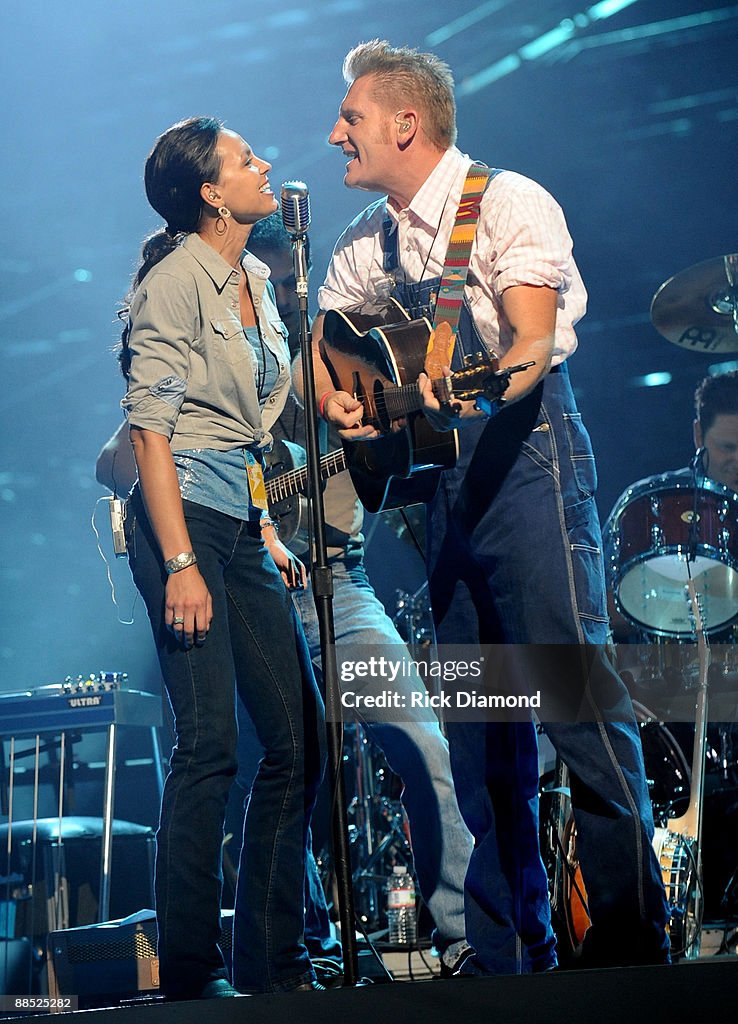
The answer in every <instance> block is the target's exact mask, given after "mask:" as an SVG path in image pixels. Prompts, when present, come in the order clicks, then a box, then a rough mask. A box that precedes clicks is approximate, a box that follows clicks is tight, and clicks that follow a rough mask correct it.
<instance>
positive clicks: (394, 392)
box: [378, 377, 453, 420]
mask: <svg viewBox="0 0 738 1024" xmlns="http://www.w3.org/2000/svg"><path fill="white" fill-rule="evenodd" d="M431 387H432V388H433V394H434V395H435V396H436V398H437V399H438V400H439V402H442V403H443V402H450V401H451V399H452V398H453V385H452V384H451V383H450V382H449V381H448V380H447V379H446V378H445V377H439V378H438V379H437V380H433V381H432V382H431ZM378 400H379V399H378ZM381 400H383V401H384V406H385V409H386V410H387V416H388V417H389V418H390V419H391V420H397V419H399V418H400V417H401V416H407V414H408V413H410V412H418V411H419V410H420V409H422V408H423V396H422V395H421V393H420V387H419V386H418V382H417V381H415V382H413V383H412V384H402V385H400V386H395V387H385V388H384V390H383V391H382V399H381Z"/></svg>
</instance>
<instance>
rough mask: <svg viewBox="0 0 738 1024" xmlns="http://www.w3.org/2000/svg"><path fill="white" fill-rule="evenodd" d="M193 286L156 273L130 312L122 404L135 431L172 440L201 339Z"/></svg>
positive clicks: (142, 288) (145, 283) (135, 300)
mask: <svg viewBox="0 0 738 1024" xmlns="http://www.w3.org/2000/svg"><path fill="white" fill-rule="evenodd" d="M193 292H194V289H193V288H192V285H191V284H190V283H189V282H186V281H182V280H180V279H179V278H177V277H173V276H170V275H169V274H166V273H162V272H160V273H154V274H153V275H151V277H150V278H149V279H148V280H145V281H144V283H143V284H142V285H141V287H140V288H139V290H138V292H137V293H136V296H135V298H134V301H133V303H132V304H131V312H130V318H131V319H130V333H129V338H128V346H129V350H130V355H131V372H130V377H129V382H128V391H127V393H126V396H125V398H124V399H123V401H122V402H121V405H122V407H123V408H124V409H125V411H126V412H127V414H128V422H129V425H130V426H134V427H142V428H145V429H146V430H152V431H154V432H155V433H157V434H163V435H164V436H165V437H167V438H171V436H172V433H173V432H174V427H175V424H176V422H177V417H178V416H179V411H180V409H181V407H182V403H183V401H184V398H185V393H186V390H187V381H188V379H189V372H190V354H191V350H192V345H193V342H194V341H195V340H196V338H197V337H198V335H199V328H198V323H197V313H196V309H195V306H194V304H193V298H192V296H193Z"/></svg>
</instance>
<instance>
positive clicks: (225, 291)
mask: <svg viewBox="0 0 738 1024" xmlns="http://www.w3.org/2000/svg"><path fill="white" fill-rule="evenodd" d="M242 266H243V269H244V271H245V272H246V275H247V278H248V282H249V287H250V289H251V294H252V297H253V301H254V309H255V311H256V315H257V317H258V321H259V327H260V329H261V336H262V338H263V340H264V343H265V345H266V346H267V347H268V349H269V351H270V352H271V353H272V354H273V356H274V357H275V360H276V364H277V367H278V373H277V379H276V384H275V387H274V390H273V391H272V393H271V394H270V396H269V397H268V398H267V399H266V401H265V402H264V405H263V409H260V406H259V397H258V395H257V392H256V371H257V364H256V357H255V355H254V350H253V348H252V346H251V345H250V343H249V341H248V339H247V338H246V334H245V332H244V329H243V326H242V324H241V319H240V302H239V296H238V283H239V276H240V275H239V271H238V270H236V269H235V268H234V267H232V266H230V264H228V263H227V262H226V261H225V260H224V259H223V258H222V256H220V255H219V254H218V253H217V252H215V250H214V249H213V248H212V247H211V246H209V245H208V244H207V243H206V242H204V241H203V240H202V239H201V238H200V237H199V235H196V234H191V235H187V237H186V238H185V240H184V242H183V243H182V244H181V245H180V246H178V247H177V248H176V249H175V250H174V251H173V252H171V253H169V255H167V256H165V258H164V259H163V260H162V261H161V262H160V263H157V264H156V266H155V267H153V269H152V270H151V271H150V272H149V273H148V274H147V275H146V277H145V278H144V280H143V281H142V282H141V284H140V285H139V287H138V289H137V291H136V294H135V296H134V298H133V302H132V303H131V309H130V334H129V339H128V344H129V348H130V354H131V373H130V379H129V384H128V392H127V394H126V396H125V398H124V399H123V401H122V402H121V405H122V406H123V408H124V409H125V410H126V412H127V413H128V422H129V424H130V425H131V426H136V427H141V428H144V429H146V430H151V431H154V432H155V433H158V434H163V435H164V436H165V437H168V438H169V442H170V446H171V448H172V451H173V452H177V451H182V450H183V449H203V448H208V449H216V450H218V451H228V450H230V449H232V448H240V447H245V446H252V445H256V446H258V447H259V448H266V447H267V446H268V445H269V444H270V442H271V435H270V433H269V431H270V428H271V426H272V424H273V423H274V422H275V420H276V419H277V417H278V416H279V414H280V413H281V411H282V409H283V407H284V403H285V401H286V399H287V394H288V392H289V387H290V360H289V349H288V347H287V340H286V335H287V332H286V329H285V327H284V325H283V324H282V322H281V320H280V318H279V313H278V311H277V307H276V304H275V302H274V298H273V292H272V290H271V287H270V286H269V285H268V277H269V270H268V268H267V267H266V266H265V265H264V264H263V263H262V262H261V261H260V260H257V259H256V257H255V256H252V255H251V254H250V253H249V252H244V254H243V257H242Z"/></svg>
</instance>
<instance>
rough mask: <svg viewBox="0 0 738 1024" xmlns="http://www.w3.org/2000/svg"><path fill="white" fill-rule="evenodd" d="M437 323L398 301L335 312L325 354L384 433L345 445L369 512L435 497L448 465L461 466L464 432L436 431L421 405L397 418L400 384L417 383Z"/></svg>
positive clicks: (340, 386) (340, 384) (334, 374)
mask: <svg viewBox="0 0 738 1024" xmlns="http://www.w3.org/2000/svg"><path fill="white" fill-rule="evenodd" d="M430 332H431V325H430V324H429V323H428V321H427V320H426V319H420V320H410V319H409V318H408V316H407V313H406V312H405V311H404V310H403V309H402V307H401V306H399V305H398V304H397V303H392V305H391V306H390V307H388V308H387V309H386V310H383V311H381V312H379V313H377V314H376V315H374V316H372V315H369V316H367V315H363V314H355V313H346V312H343V311H340V310H331V311H329V312H328V313H326V315H325V323H324V326H323V342H322V355H323V359H324V361H325V363H326V365H327V367H328V370H329V373H330V375H331V380H332V381H333V384H334V386H335V388H336V389H337V390H339V391H347V392H348V393H349V394H351V395H354V396H355V397H356V398H357V399H358V400H359V401H360V402H361V403H362V404H363V406H364V420H363V422H364V424H365V425H366V424H369V425H371V426H373V427H375V429H377V430H378V431H380V436H379V437H376V438H370V439H362V440H360V441H349V442H344V450H345V452H346V462H347V465H348V469H349V473H350V474H351V479H352V481H353V484H354V487H355V488H356V493H357V494H358V496H359V500H360V501H361V503H362V505H363V506H364V507H365V508H366V509H367V510H368V511H369V512H383V511H386V510H387V509H392V508H401V507H403V506H404V505H413V504H417V503H419V502H426V501H430V499H431V498H432V497H433V495H434V494H435V491H436V488H437V487H438V481H439V479H440V473H441V471H442V470H443V469H450V468H451V467H453V466H454V465H455V464H456V459H457V456H458V436H457V432H456V431H455V430H453V431H437V430H434V428H433V427H432V426H431V425H430V423H429V422H428V420H427V419H426V418H425V417H424V416H423V414H422V413H421V412H420V411H419V410H415V411H408V412H404V411H400V413H399V416H397V415H395V413H396V412H397V410H396V409H393V408H392V404H391V401H389V400H388V398H390V397H391V396H393V394H394V391H395V389H397V388H398V387H403V386H405V385H412V384H414V383H415V382H416V381H417V378H418V375H419V374H420V373H421V372H422V371H423V369H424V365H425V356H426V349H427V347H428V339H429V337H430Z"/></svg>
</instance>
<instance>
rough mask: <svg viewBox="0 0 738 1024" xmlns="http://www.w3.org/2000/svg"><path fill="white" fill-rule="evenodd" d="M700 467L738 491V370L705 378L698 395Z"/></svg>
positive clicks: (696, 440)
mask: <svg viewBox="0 0 738 1024" xmlns="http://www.w3.org/2000/svg"><path fill="white" fill-rule="evenodd" d="M694 407H695V420H694V443H695V448H696V449H697V456H698V462H699V463H700V466H699V467H698V468H699V469H701V471H702V472H703V473H704V475H705V476H706V477H708V478H709V479H710V480H715V481H716V482H717V483H719V484H723V485H724V486H725V487H730V488H731V490H733V491H738V370H731V371H730V372H729V373H722V374H719V375H718V376H715V377H705V379H704V380H703V381H702V382H701V383H700V384H699V386H698V387H697V390H696V391H695V395H694Z"/></svg>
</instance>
